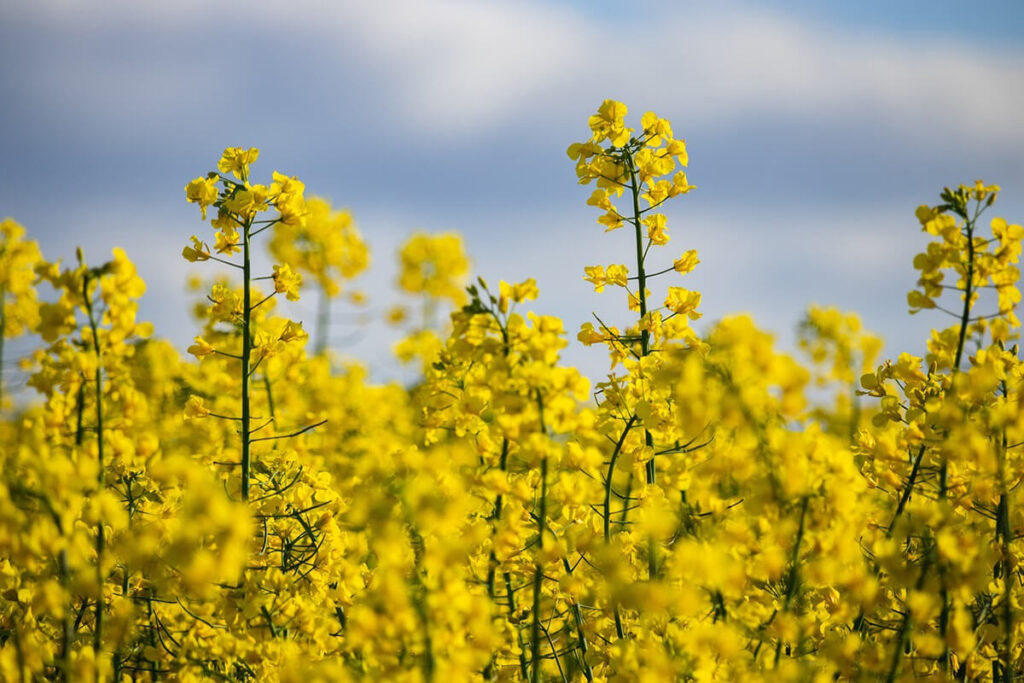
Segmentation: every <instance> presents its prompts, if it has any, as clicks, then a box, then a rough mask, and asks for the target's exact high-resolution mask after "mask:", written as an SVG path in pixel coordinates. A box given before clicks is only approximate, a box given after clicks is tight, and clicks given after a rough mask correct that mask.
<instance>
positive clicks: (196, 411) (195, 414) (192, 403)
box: [185, 396, 210, 420]
mask: <svg viewBox="0 0 1024 683" xmlns="http://www.w3.org/2000/svg"><path fill="white" fill-rule="evenodd" d="M209 414H210V411H209V410H208V409H207V407H206V406H205V405H204V404H203V399H202V397H201V396H189V398H188V401H186V402H185V419H186V420H192V419H196V418H200V417H206V416H207V415H209Z"/></svg>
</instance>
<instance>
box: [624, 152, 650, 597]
mask: <svg viewBox="0 0 1024 683" xmlns="http://www.w3.org/2000/svg"><path fill="white" fill-rule="evenodd" d="M626 160H627V162H628V166H629V191H630V194H631V195H632V200H633V219H632V223H633V228H634V233H635V237H636V239H635V242H636V269H637V288H638V290H639V291H638V293H637V298H638V299H639V301H640V324H641V325H642V324H643V323H644V319H645V318H646V317H647V272H646V270H645V268H644V260H645V256H646V254H645V252H644V236H643V230H642V229H641V227H640V226H641V222H640V216H641V215H642V214H641V211H640V183H639V182H637V177H636V165H635V164H634V163H633V155H632V154H631V153H630V152H629V151H627V152H626ZM650 340H651V333H650V331H648V330H646V329H645V330H642V331H641V332H640V357H641V358H645V357H646V356H647V355H648V354H650ZM644 443H645V444H646V445H647V447H648V448H650V449H652V450H653V448H654V438H653V437H652V436H651V432H650V431H649V430H648V429H647V428H646V427H645V428H644ZM644 471H645V474H646V477H647V484H648V485H651V484H654V482H655V478H656V477H655V465H654V458H651V459H650V460H648V461H647V462H646V464H645V465H644ZM657 551H658V545H657V542H656V541H655V539H654V538H649V539H647V574H648V577H649V578H651V579H653V578H654V577H655V576H657V574H658V552H657Z"/></svg>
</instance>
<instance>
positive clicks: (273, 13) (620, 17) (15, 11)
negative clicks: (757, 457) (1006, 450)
mask: <svg viewBox="0 0 1024 683" xmlns="http://www.w3.org/2000/svg"><path fill="white" fill-rule="evenodd" d="M624 4H626V3H613V2H603V1H595V0H586V1H585V0H578V1H568V0H566V1H563V2H528V1H520V2H511V1H509V0H505V1H504V2H490V1H486V0H432V1H430V2H423V1H417V0H387V1H381V0H377V1H372V2H371V1H367V2H329V1H326V0H321V1H318V0H290V2H287V3H285V2H273V3H269V2H254V1H249V2H245V3H242V2H227V1H225V2H217V3H210V2H205V1H201V0H175V1H174V2H161V3H150V2H137V1H136V0H106V1H104V2H101V3H96V2H58V1H51V0H35V1H33V2H15V1H14V0H0V59H2V63H3V65H4V66H3V68H2V69H0V93H2V97H0V154H2V156H0V159H2V162H0V215H9V216H12V217H14V218H16V219H17V220H18V221H20V222H21V223H23V224H24V225H25V226H26V227H27V228H28V230H29V233H30V235H31V236H33V237H35V238H36V239H37V240H39V242H40V245H41V247H42V249H43V253H44V255H45V256H46V257H47V258H49V259H57V258H64V259H65V260H66V261H71V260H73V258H74V248H75V246H76V245H82V246H83V247H84V248H85V251H86V254H87V257H88V258H89V260H90V262H92V263H99V262H101V261H103V260H106V259H107V258H109V255H110V249H111V247H113V246H115V245H119V246H122V247H123V248H125V249H126V251H127V252H128V254H129V256H130V257H131V258H132V259H133V260H134V261H135V262H136V264H137V265H138V266H139V269H140V272H141V274H142V275H143V277H144V278H145V279H146V281H147V283H148V287H149V291H148V293H147V295H146V297H145V299H144V300H143V303H142V306H141V318H142V319H146V320H152V321H153V322H154V323H155V325H156V330H157V334H159V335H162V336H165V337H169V338H170V339H172V340H173V341H174V342H176V344H178V346H179V347H180V348H182V349H184V347H185V346H187V345H188V343H189V342H190V340H191V338H192V336H193V335H194V334H196V327H195V325H194V323H193V322H191V320H190V318H189V313H188V309H189V306H188V302H189V301H191V300H193V299H194V298H195V297H196V294H195V293H186V289H185V282H186V279H187V277H188V275H189V274H190V273H201V274H204V275H211V274H212V273H213V272H215V269H214V264H210V263H207V264H190V263H187V262H186V261H185V260H184V259H182V258H181V256H180V253H181V248H182V247H183V246H184V245H185V244H186V243H187V241H188V238H189V236H190V235H192V234H198V235H200V236H201V237H203V238H204V239H209V240H210V241H212V232H213V231H212V229H211V228H210V227H209V226H208V225H204V224H203V223H202V222H201V221H200V218H199V211H198V210H197V208H196V207H195V206H192V205H187V204H186V203H185V197H184V191H183V189H182V188H183V187H184V185H185V183H186V182H187V181H189V180H190V179H192V178H194V177H195V176H198V175H201V174H203V173H205V172H206V171H208V170H211V169H213V168H215V166H216V162H217V160H218V158H219V157H220V153H221V151H222V150H223V148H224V147H226V146H244V147H249V146H255V147H259V148H260V149H261V150H262V153H261V157H260V160H259V162H258V163H257V165H256V166H255V177H256V178H264V177H265V178H267V179H269V176H270V172H271V171H272V170H279V171H281V172H284V173H287V174H289V175H296V176H298V177H299V178H300V179H302V180H303V181H304V182H305V183H306V186H307V194H315V195H321V196H324V197H327V198H329V199H330V200H331V201H332V202H333V203H334V204H335V206H337V207H347V208H349V209H350V210H351V211H352V213H353V215H354V217H355V219H356V221H357V223H358V225H359V227H360V230H361V232H362V233H363V235H364V237H365V239H366V240H367V241H368V242H369V244H370V247H371V250H372V259H373V265H372V267H371V269H370V271H369V272H368V273H367V274H366V275H365V276H363V277H362V278H361V282H360V283H359V285H358V286H359V288H360V289H362V290H363V291H365V292H366V294H367V296H368V299H369V301H368V304H367V305H366V306H365V307H363V308H357V307H355V306H352V305H351V304H347V303H344V302H339V303H337V304H335V306H334V310H333V314H332V321H333V322H332V327H331V335H330V339H331V345H332V347H333V348H334V349H335V350H336V351H337V352H338V353H339V354H341V355H344V356H351V357H355V358H359V359H361V360H362V361H364V362H366V363H368V364H370V365H371V367H372V368H373V376H374V377H376V378H377V379H380V380H386V379H394V378H398V379H405V380H408V379H409V378H410V376H411V375H410V371H409V370H403V369H402V368H400V367H399V365H398V364H397V362H396V361H394V360H393V358H392V356H391V353H390V346H391V344H392V342H393V341H394V340H395V339H397V336H398V333H397V332H396V331H394V330H393V329H391V328H389V327H388V326H387V325H385V324H384V323H383V322H380V321H381V319H382V318H383V315H384V312H385V311H386V309H387V308H388V307H389V306H390V305H391V304H393V303H395V302H396V301H397V300H398V299H399V297H398V295H397V294H396V292H395V287H394V280H395V276H396V271H397V269H396V265H395V263H396V256H395V250H396V248H397V246H398V245H399V244H400V243H401V242H402V241H403V240H404V239H405V238H406V237H407V236H408V235H409V234H410V233H411V232H413V231H414V230H416V229H422V230H427V231H432V232H433V231H448V230H456V231H459V232H461V233H462V234H463V235H464V237H465V240H466V244H467V249H468V252H469V254H470V256H471V258H472V260H473V264H474V273H475V274H480V275H483V276H484V277H485V278H487V279H488V280H489V281H490V282H491V283H492V285H496V284H497V281H498V280H499V279H505V280H508V281H519V280H522V279H525V278H527V277H530V276H533V277H536V279H537V282H538V284H539V286H540V290H541V297H540V299H539V300H538V301H535V302H531V306H530V307H531V308H533V309H534V310H537V311H538V312H541V313H547V314H553V315H558V316H560V317H561V318H563V320H564V321H565V324H566V328H567V331H568V333H569V337H570V339H571V340H572V341H571V344H570V347H569V348H568V349H567V350H566V352H565V354H564V357H565V360H566V361H567V362H569V363H572V364H576V365H578V366H580V367H581V368H582V369H583V370H584V371H585V372H586V373H587V374H588V375H589V376H590V377H591V378H592V379H598V378H600V377H601V375H602V374H603V373H604V372H605V371H606V369H607V361H606V359H605V357H604V354H603V352H602V351H601V350H600V349H599V348H598V347H593V348H590V349H587V348H583V347H582V346H580V345H579V344H578V343H577V342H576V341H575V334H576V332H577V331H578V329H579V326H580V324H581V323H583V322H587V321H591V320H593V319H592V317H591V312H592V311H596V312H598V314H599V315H602V317H603V318H604V317H605V316H607V318H605V319H606V320H608V318H611V319H612V320H614V321H616V322H619V323H620V324H621V323H622V322H624V321H625V320H626V318H625V316H623V315H622V314H621V311H622V310H624V297H623V296H620V295H618V294H617V293H608V292H607V291H606V293H605V294H603V295H597V294H595V293H594V292H593V289H592V287H591V285H590V284H589V283H586V282H584V281H583V279H582V276H583V267H584V266H585V265H592V264H597V263H602V264H609V263H616V262H623V263H629V254H631V253H632V243H631V239H632V237H631V235H630V234H629V233H628V232H627V231H625V230H622V231H618V232H612V233H608V234H605V233H603V232H602V230H603V229H602V227H601V226H599V225H598V224H597V223H596V219H597V216H598V215H599V212H598V211H597V210H596V209H594V208H593V207H588V206H586V205H585V200H586V198H587V197H588V196H589V194H590V189H589V188H583V187H579V186H578V185H577V184H576V179H575V173H574V171H573V164H572V162H571V161H570V160H569V159H568V158H567V157H566V154H565V149H566V147H567V146H568V145H569V143H571V142H574V141H578V140H583V139H585V138H586V137H587V136H588V129H587V126H586V120H587V117H588V116H589V115H590V114H591V113H593V112H594V111H595V110H596V108H597V106H598V105H599V104H600V103H601V101H602V100H603V99H605V98H614V99H619V100H622V101H624V102H625V103H626V104H627V105H628V106H629V107H630V119H629V120H630V121H632V122H633V125H635V126H639V118H640V116H641V115H642V114H643V112H644V111H647V110H652V111H654V112H656V113H657V114H659V115H660V116H663V117H665V118H668V119H669V120H671V121H672V124H673V127H674V130H675V133H676V136H677V137H681V138H685V139H686V140H687V144H688V147H689V153H690V167H689V173H688V175H689V178H690V182H691V183H693V184H695V185H697V187H698V189H697V190H696V191H694V192H693V193H691V194H689V195H687V196H685V197H682V198H678V199H676V200H674V201H672V202H670V204H669V205H668V206H669V208H668V210H667V213H668V214H669V233H670V235H671V236H672V241H671V242H670V243H669V246H668V247H666V248H664V249H663V250H662V253H661V254H660V255H655V256H654V257H653V259H654V266H655V267H657V266H660V265H661V264H662V262H663V263H664V265H670V264H671V261H672V259H674V258H677V257H678V256H679V254H681V253H682V252H683V251H684V250H685V249H690V248H696V249H698V250H699V252H700V258H701V260H702V263H701V265H700V266H698V268H697V270H696V272H694V273H692V274H690V275H688V276H686V279H685V281H684V282H683V283H681V284H683V285H684V286H686V287H688V288H691V289H699V290H701V291H702V292H703V295H704V298H703V304H702V310H703V311H704V318H703V319H702V320H700V321H698V323H697V325H698V328H699V329H704V327H706V325H707V324H708V323H709V322H710V321H713V320H715V319H717V318H720V317H722V316H724V315H726V314H729V313H733V312H740V311H746V312H750V313H752V314H753V315H754V316H755V318H756V320H757V321H758V322H759V323H760V324H761V325H762V326H764V327H766V328H768V329H770V330H772V331H774V332H775V333H776V334H777V336H778V339H779V343H780V344H781V345H782V346H783V347H788V348H792V347H793V346H794V329H795V326H796V323H797V322H798V321H799V319H800V318H801V316H802V313H803V311H804V310H805V308H806V306H807V305H808V304H810V303H819V304H824V305H836V306H839V307H841V308H843V309H853V310H856V311H858V312H860V314H861V315H862V317H863V319H864V321H865V323H866V325H867V327H869V328H871V329H873V330H875V331H877V332H879V333H881V334H882V335H883V336H884V338H885V339H886V342H887V346H886V351H885V353H886V355H888V356H895V355H896V354H898V353H899V352H900V351H904V350H907V351H912V352H916V353H921V352H923V349H924V340H925V339H926V337H927V331H928V329H930V328H931V327H932V326H946V325H948V324H950V322H949V321H947V320H945V319H943V318H942V314H941V313H922V314H919V315H917V316H913V317H912V316H909V315H908V314H907V306H906V292H907V291H908V290H909V289H911V288H912V287H913V286H914V283H915V280H916V277H915V272H914V270H913V269H912V266H911V261H912V259H913V256H914V254H915V253H917V252H918V251H920V250H921V249H923V246H924V244H925V242H926V240H925V239H924V238H925V237H926V235H924V234H922V233H921V232H920V228H919V225H918V223H917V221H916V219H915V218H914V209H915V208H916V207H917V206H918V205H919V204H923V203H929V204H935V203H937V202H938V192H939V190H940V189H941V188H942V186H943V185H955V184H957V183H971V182H973V181H974V180H975V179H976V178H983V179H985V180H986V181H988V182H993V183H998V184H1000V185H1001V186H1002V187H1003V194H1002V196H1001V197H1000V199H999V200H998V201H997V203H996V205H995V207H993V209H992V210H991V215H1002V216H1005V217H1006V218H1007V219H1009V220H1010V221H1011V222H1021V221H1022V220H1024V164H1022V159H1024V126H1022V125H1021V120H1022V119H1021V112H1022V111H1024V5H1022V4H1021V3H1020V2H1019V0H1007V1H1005V2H994V1H993V2H987V3H985V4H984V9H979V8H980V7H981V5H973V4H971V3H963V2H944V1H940V0H927V1H925V0H920V1H910V0H906V1H903V2H899V3H893V2H882V1H864V0H862V1H861V2H858V3H820V2H814V1H813V0H806V1H796V2H793V1H790V2H781V1H777V2H773V1H769V2H764V1H762V2H756V3H755V2H748V3H745V2H731V1H730V2H714V3H709V2H691V1H685V2H684V1H676V2H663V3H659V2H643V1H641V2H635V3H628V5H629V7H628V9H627V8H625V7H623V5H624ZM986 229H987V226H986ZM656 252H657V250H655V251H654V252H652V253H656ZM659 259H660V260H659ZM666 284H668V282H667V281H656V283H655V287H656V288H657V287H664V286H665V285H666ZM676 284H680V283H678V282H677V283H676ZM656 296H657V295H656ZM315 309H316V302H315V300H314V298H313V297H312V296H311V297H310V298H307V299H305V300H303V301H300V302H298V303H297V304H294V305H293V307H292V309H291V314H292V316H293V317H294V318H296V319H301V320H305V321H306V326H307V328H310V327H312V326H313V324H314V318H315ZM615 311H620V313H619V314H618V315H617V316H616V314H615V313H614V312H615ZM362 318H370V319H372V320H373V321H374V322H371V323H370V324H363V323H361V322H360V320H361V319H362ZM609 322H611V321H609ZM8 381H11V380H10V379H9V380H8Z"/></svg>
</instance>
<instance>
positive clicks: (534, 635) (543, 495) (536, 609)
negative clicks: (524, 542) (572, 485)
mask: <svg viewBox="0 0 1024 683" xmlns="http://www.w3.org/2000/svg"><path fill="white" fill-rule="evenodd" d="M547 493H548V459H547V457H544V458H541V461H540V514H539V515H538V520H537V530H538V532H539V534H540V535H539V537H538V538H537V549H538V550H543V549H544V527H545V517H546V516H547ZM543 575H544V571H543V567H542V566H541V563H540V562H539V561H538V562H537V564H536V565H535V567H534V573H533V624H532V627H531V631H530V663H531V664H532V665H533V668H532V669H531V672H530V673H531V675H530V680H531V681H532V682H533V683H537V682H538V681H540V594H541V580H542V579H543Z"/></svg>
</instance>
